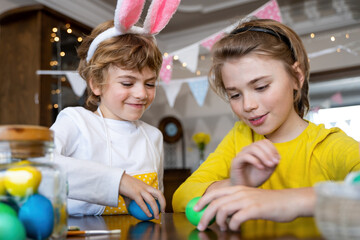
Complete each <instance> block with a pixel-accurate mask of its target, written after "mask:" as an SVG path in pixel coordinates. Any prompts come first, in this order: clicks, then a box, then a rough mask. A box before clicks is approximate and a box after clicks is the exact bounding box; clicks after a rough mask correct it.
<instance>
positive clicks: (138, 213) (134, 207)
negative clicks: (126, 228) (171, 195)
mask: <svg viewBox="0 0 360 240" xmlns="http://www.w3.org/2000/svg"><path fill="white" fill-rule="evenodd" d="M145 203H146V205H147V207H148V209H149V211H150V213H151V215H152V217H148V216H147V215H146V214H145V212H144V211H143V210H142V209H141V208H140V206H139V205H138V204H137V203H136V202H135V201H134V200H132V201H131V202H130V204H129V208H128V212H129V214H130V215H131V216H133V217H135V218H137V219H139V220H141V221H149V220H152V219H154V212H153V210H152V209H151V207H150V204H148V203H147V202H145ZM156 203H157V205H158V208H159V211H160V204H159V202H158V200H156Z"/></svg>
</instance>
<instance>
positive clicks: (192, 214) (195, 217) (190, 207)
mask: <svg viewBox="0 0 360 240" xmlns="http://www.w3.org/2000/svg"><path fill="white" fill-rule="evenodd" d="M200 198H201V197H195V198H193V199H191V200H190V201H189V202H188V204H187V205H186V208H185V215H186V218H187V219H188V220H189V222H191V223H192V224H193V225H195V226H197V225H198V224H199V222H200V220H201V217H202V215H203V214H204V212H205V209H206V208H207V206H205V207H204V208H203V209H201V211H198V212H197V211H195V210H194V206H195V205H196V203H197V202H198V201H199V200H200ZM214 222H215V218H213V219H212V220H211V221H210V223H209V225H211V224H213V223H214Z"/></svg>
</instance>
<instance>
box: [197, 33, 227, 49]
mask: <svg viewBox="0 0 360 240" xmlns="http://www.w3.org/2000/svg"><path fill="white" fill-rule="evenodd" d="M223 36H224V32H219V33H216V34H215V35H212V36H210V37H209V38H206V39H205V40H204V41H202V42H201V46H203V47H204V48H206V49H207V50H209V51H210V50H211V48H212V46H213V45H214V43H216V42H217V41H218V40H219V39H220V38H222V37H223Z"/></svg>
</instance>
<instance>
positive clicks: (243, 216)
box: [194, 186, 315, 231]
mask: <svg viewBox="0 0 360 240" xmlns="http://www.w3.org/2000/svg"><path fill="white" fill-rule="evenodd" d="M207 204H209V205H208V207H207V209H206V210H205V212H204V214H203V216H202V218H201V221H200V223H199V224H198V229H199V230H200V231H203V230H205V229H206V227H207V226H208V224H209V222H210V221H211V219H213V218H214V217H215V216H216V223H217V224H218V225H219V227H220V229H221V230H222V231H224V230H226V229H227V228H230V229H231V230H233V231H235V230H238V229H239V227H240V225H241V224H242V223H243V222H245V221H247V220H250V219H264V220H272V221H277V222H288V221H291V220H293V219H295V218H297V217H301V216H303V217H304V216H313V213H314V204H315V193H314V190H313V188H297V189H283V190H265V189H258V188H252V187H246V186H231V187H226V188H221V189H216V190H213V191H210V192H208V193H206V194H205V195H204V196H203V197H202V198H201V199H200V200H199V202H198V203H197V204H196V205H195V207H194V210H196V211H199V210H201V209H202V208H203V207H204V206H206V205H207ZM228 218H229V220H230V221H228V220H227V219H228Z"/></svg>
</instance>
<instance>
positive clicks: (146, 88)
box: [93, 66, 156, 121]
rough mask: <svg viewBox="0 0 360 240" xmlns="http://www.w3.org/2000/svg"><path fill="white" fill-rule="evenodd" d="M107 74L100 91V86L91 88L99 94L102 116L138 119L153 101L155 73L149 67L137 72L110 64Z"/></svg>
mask: <svg viewBox="0 0 360 240" xmlns="http://www.w3.org/2000/svg"><path fill="white" fill-rule="evenodd" d="M107 76H108V77H107V82H106V85H105V86H104V88H103V90H102V91H101V90H100V88H94V89H93V92H94V93H95V94H97V95H100V98H101V101H100V109H101V111H102V112H103V114H104V117H105V118H111V119H116V120H124V121H135V120H138V119H140V118H141V116H142V115H143V113H144V112H145V110H146V109H147V108H148V107H149V106H150V104H151V103H152V102H153V101H154V98H155V93H156V74H155V73H154V72H153V71H151V70H150V69H149V68H144V69H143V70H142V72H138V71H136V70H123V69H121V68H118V67H116V66H111V67H110V68H109V70H108V74H107Z"/></svg>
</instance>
